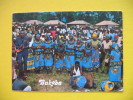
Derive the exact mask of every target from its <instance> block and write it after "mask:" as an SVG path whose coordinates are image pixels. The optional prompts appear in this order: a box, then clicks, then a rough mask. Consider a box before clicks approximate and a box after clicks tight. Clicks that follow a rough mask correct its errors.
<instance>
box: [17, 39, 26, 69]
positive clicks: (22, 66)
mask: <svg viewBox="0 0 133 100" xmlns="http://www.w3.org/2000/svg"><path fill="white" fill-rule="evenodd" d="M15 45H16V49H20V48H21V49H22V51H20V52H17V62H18V64H19V66H20V70H25V71H26V70H27V56H28V49H27V48H26V47H28V46H29V40H28V37H27V36H25V37H24V38H21V37H17V38H16V42H15ZM22 58H23V61H22ZM23 63H24V64H23Z"/></svg>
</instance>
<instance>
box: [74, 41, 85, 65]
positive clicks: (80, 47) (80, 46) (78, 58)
mask: <svg viewBox="0 0 133 100" xmlns="http://www.w3.org/2000/svg"><path fill="white" fill-rule="evenodd" d="M75 50H76V52H75V54H76V56H75V62H76V61H78V62H79V65H80V66H81V67H82V64H83V62H82V61H83V57H84V52H83V51H82V50H84V45H83V44H78V43H77V44H76V48H75Z"/></svg>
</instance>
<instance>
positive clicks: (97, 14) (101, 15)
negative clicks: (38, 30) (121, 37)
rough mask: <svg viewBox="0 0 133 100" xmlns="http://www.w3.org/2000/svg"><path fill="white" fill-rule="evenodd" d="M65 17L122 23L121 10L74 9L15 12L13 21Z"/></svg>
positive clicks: (69, 20)
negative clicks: (66, 10) (70, 10)
mask: <svg viewBox="0 0 133 100" xmlns="http://www.w3.org/2000/svg"><path fill="white" fill-rule="evenodd" d="M63 17H65V18H66V20H67V23H68V22H71V21H74V20H85V21H87V22H89V23H90V24H93V25H94V24H96V23H98V22H100V21H103V20H112V21H114V22H116V23H118V24H120V25H122V12H121V11H74V12H35V13H15V14H13V21H14V22H25V21H27V20H39V21H42V22H46V21H49V20H60V21H61V20H62V18H63Z"/></svg>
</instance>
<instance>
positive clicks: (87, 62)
mask: <svg viewBox="0 0 133 100" xmlns="http://www.w3.org/2000/svg"><path fill="white" fill-rule="evenodd" d="M88 43H90V41H89V42H88ZM84 50H85V56H84V58H83V68H85V69H87V70H92V68H93V62H92V57H91V50H92V47H91V46H90V47H89V48H88V47H87V43H86V45H85V49H84Z"/></svg>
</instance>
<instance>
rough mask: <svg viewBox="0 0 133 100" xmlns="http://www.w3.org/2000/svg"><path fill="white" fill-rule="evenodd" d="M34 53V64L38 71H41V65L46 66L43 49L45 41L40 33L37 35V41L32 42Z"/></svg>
mask: <svg viewBox="0 0 133 100" xmlns="http://www.w3.org/2000/svg"><path fill="white" fill-rule="evenodd" d="M32 49H33V55H34V66H35V68H36V72H40V69H41V67H43V66H44V56H43V49H44V43H43V42H42V41H41V40H40V35H39V34H37V35H35V41H34V42H33V44H32Z"/></svg>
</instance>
